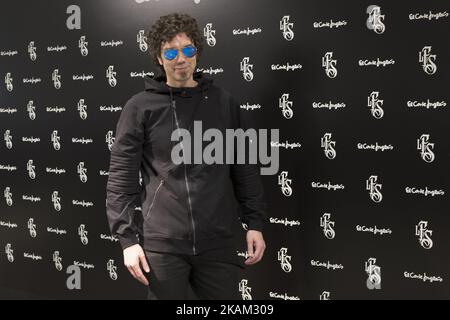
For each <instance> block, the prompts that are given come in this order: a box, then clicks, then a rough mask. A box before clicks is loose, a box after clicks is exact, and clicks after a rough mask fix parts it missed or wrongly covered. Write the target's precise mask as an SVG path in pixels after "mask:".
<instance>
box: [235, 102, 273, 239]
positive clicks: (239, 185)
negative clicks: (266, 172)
mask: <svg viewBox="0 0 450 320" xmlns="http://www.w3.org/2000/svg"><path fill="white" fill-rule="evenodd" d="M230 104H231V105H230V108H231V114H232V117H233V118H234V121H235V126H234V127H235V128H241V129H243V130H244V131H246V130H247V129H249V128H251V126H250V122H249V121H248V120H247V119H246V118H245V117H244V116H243V114H242V113H243V112H242V111H241V109H240V105H239V104H238V103H237V101H236V100H235V99H234V98H233V97H232V96H230ZM246 148H247V149H248V146H247V147H246ZM236 151H237V150H236V149H235V152H236ZM230 175H231V180H232V182H233V186H234V193H235V197H236V199H237V201H238V204H239V207H240V210H241V212H242V222H244V223H245V224H246V225H247V226H248V230H257V231H261V232H262V231H263V228H264V225H265V223H266V219H267V213H266V203H265V201H264V191H263V186H262V182H261V177H260V175H259V167H258V165H257V164H248V159H247V161H246V163H245V164H236V162H235V163H234V164H231V165H230Z"/></svg>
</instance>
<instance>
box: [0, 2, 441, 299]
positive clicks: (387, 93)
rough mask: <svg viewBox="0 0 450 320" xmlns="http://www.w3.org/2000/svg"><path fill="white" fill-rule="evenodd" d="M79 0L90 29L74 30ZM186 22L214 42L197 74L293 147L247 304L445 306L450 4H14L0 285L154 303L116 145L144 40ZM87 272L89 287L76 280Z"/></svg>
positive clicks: (2, 115) (5, 63) (1, 157)
mask: <svg viewBox="0 0 450 320" xmlns="http://www.w3.org/2000/svg"><path fill="white" fill-rule="evenodd" d="M373 4H375V5H376V6H378V7H373V6H371V5H373ZM71 5H77V6H78V8H79V9H80V14H81V15H80V17H81V18H80V29H76V28H75V29H69V28H68V21H67V20H69V25H71V23H72V24H73V23H74V22H76V20H73V14H74V12H76V11H73V9H72V8H71V7H70V6H71ZM68 8H69V9H68ZM175 11H178V12H185V13H188V14H191V15H192V16H194V17H196V18H197V20H198V22H199V25H200V27H201V28H202V29H203V28H206V29H207V30H211V31H212V32H211V33H209V36H208V38H209V42H210V45H208V44H206V43H205V50H204V55H203V57H202V58H201V59H200V63H199V65H198V67H199V68H201V70H203V72H205V73H207V75H209V76H211V77H212V78H213V79H214V81H215V83H216V84H218V85H221V86H223V87H225V88H226V89H227V90H229V91H230V92H231V93H232V94H233V95H234V96H235V97H236V98H237V99H238V100H239V101H240V102H241V103H242V105H241V107H242V111H243V112H244V113H246V114H248V115H251V116H253V117H254V118H255V119H256V120H257V124H258V126H260V127H262V128H279V129H280V140H281V142H285V143H286V142H287V143H290V144H294V146H295V147H292V148H290V147H283V145H281V146H280V168H279V172H278V173H277V174H276V175H272V176H263V177H262V179H263V183H264V187H265V193H266V198H267V202H268V205H269V218H270V223H269V224H268V225H267V228H266V231H265V233H264V235H265V239H266V242H267V249H266V254H265V257H264V259H263V261H262V262H261V263H259V264H258V265H256V266H253V267H251V268H248V269H247V270H245V271H244V272H243V273H242V277H241V279H242V281H241V289H242V292H241V293H242V294H243V298H250V297H251V298H253V299H272V298H275V299H320V298H321V299H325V298H329V299H347V298H356V299H379V298H383V299H389V298H449V297H450V294H449V292H450V284H449V282H448V281H449V278H448V277H449V271H448V270H450V259H449V258H448V246H449V244H450V233H449V232H448V231H447V230H448V228H449V226H450V218H449V205H448V204H449V202H448V191H449V186H450V183H449V176H450V174H449V173H450V172H449V171H450V169H449V165H448V160H449V156H450V148H449V142H448V136H449V135H448V128H449V124H450V120H449V112H448V106H447V103H448V101H449V90H448V83H449V80H450V79H449V70H450V68H449V43H448V31H449V13H448V12H450V10H449V6H448V3H445V2H444V1H442V2H438V1H426V2H425V1H408V2H405V3H400V2H394V1H376V3H373V2H370V1H345V3H344V2H342V3H339V4H338V3H337V2H336V1H331V0H321V1H294V0H289V1H288V0H284V1H276V2H275V1H267V0H264V1H261V0H246V1H235V0H233V1H229V0H227V1H225V0H215V1H211V0H200V1H194V0H192V1H189V0H185V1H181V0H178V1H176V0H172V1H171V0H160V1H156V0H150V1H142V0H141V1H139V0H135V1H134V0H114V1H107V0H95V1H66V0H61V1H49V0H46V1H20V2H19V1H17V2H13V1H8V2H7V3H4V4H3V5H2V10H1V19H0V26H1V28H0V34H1V41H0V75H1V77H2V85H1V86H0V132H1V133H2V135H3V136H4V139H2V141H3V142H2V143H1V144H0V189H1V190H2V193H3V195H2V201H1V202H0V249H1V252H0V286H3V287H6V288H10V289H14V290H18V291H22V292H27V293H30V294H35V295H37V296H40V297H63V298H64V297H65V298H73V297H78V298H142V297H145V289H144V288H143V286H141V285H140V284H138V283H137V282H136V281H135V280H134V279H132V278H131V276H130V275H129V274H128V272H127V270H126V269H125V268H124V267H123V264H122V255H121V250H120V248H119V245H118V243H117V242H116V241H114V239H113V238H111V237H110V233H109V229H108V226H107V221H106V213H105V184H106V180H107V171H108V166H109V149H108V141H109V143H112V141H113V140H111V137H113V136H114V132H115V125H116V122H117V120H118V117H119V115H120V111H121V108H122V107H123V105H124V103H125V102H126V100H127V99H128V98H129V97H130V96H131V95H133V94H134V93H136V92H138V91H140V90H142V89H143V81H142V75H143V74H145V73H148V74H151V73H153V72H156V70H157V69H156V67H155V66H154V65H153V64H152V63H151V61H150V59H149V56H148V52H146V51H145V49H146V48H145V47H144V46H143V44H142V42H141V46H143V47H142V48H140V44H139V42H138V39H139V31H140V30H144V31H147V30H148V28H149V26H150V25H151V24H152V23H153V22H154V21H155V20H156V19H157V18H158V17H159V16H161V15H163V14H167V13H171V12H175ZM380 15H381V17H380ZM371 21H372V22H374V23H371ZM75 25H76V23H75ZM383 25H384V27H383ZM81 37H85V38H84V40H83V39H81ZM212 38H214V39H212ZM214 40H215V41H214ZM80 41H81V42H83V41H85V42H87V44H85V45H84V46H85V47H86V48H87V49H88V53H87V55H83V50H80V47H79V42H80ZM30 42H34V43H32V44H31V47H34V48H35V49H34V50H33V48H31V50H30V51H29V49H28V48H29V45H30ZM213 42H215V43H214V46H212V44H213ZM82 47H83V46H82ZM141 49H143V50H141ZM33 51H34V52H35V53H36V56H35V57H34V56H33V55H32V54H31V55H30V53H29V52H33ZM84 53H86V52H84ZM34 58H35V59H34ZM245 58H248V59H245ZM33 59H34V60H33ZM246 61H247V62H246ZM245 63H247V66H248V68H246V70H247V72H244V71H243V70H241V65H242V64H245ZM371 63H378V66H377V65H373V64H371ZM288 65H289V66H291V67H292V66H293V68H291V69H290V70H287V69H288ZM433 65H435V67H434V66H433ZM109 66H113V71H114V72H115V74H114V78H115V80H116V81H117V83H116V84H115V85H114V83H112V82H109V81H108V79H107V77H106V74H107V69H108V67H109ZM300 66H301V67H300ZM55 69H57V74H58V75H60V76H61V77H60V79H59V81H60V84H61V87H60V88H59V89H57V88H56V87H55V86H57V82H58V81H56V82H54V81H53V80H52V72H54V70H55ZM248 70H250V72H249V71H248ZM335 71H337V73H335ZM250 73H251V74H250ZM83 76H84V77H83ZM246 77H247V79H246ZM80 78H81V79H80ZM250 78H251V80H250ZM248 80H250V81H248ZM11 84H12V87H11ZM112 85H114V86H112ZM80 99H83V100H80ZM30 101H32V102H30ZM283 101H284V103H283ZM30 105H31V106H32V107H34V109H33V108H30V107H29V106H30ZM80 106H81V107H80ZM282 107H284V109H283V108H282ZM31 109H33V110H34V111H30V110H31ZM290 111H292V113H290ZM86 115H87V117H86ZM55 130H56V131H57V132H56V133H55V132H54V131H55ZM109 131H112V132H109ZM108 132H109V134H108ZM52 133H54V138H55V139H53V141H55V142H53V141H52ZM446 137H447V138H446ZM38 140H39V141H38ZM371 148H372V149H371ZM374 148H375V149H374ZM57 149H58V150H57ZM422 150H423V151H424V152H422V153H421V151H422ZM29 160H32V164H31V165H33V166H34V167H33V170H31V172H34V173H35V177H34V179H32V178H31V177H30V172H29V171H28V170H27V164H28V162H29ZM430 160H432V161H430ZM80 163H81V164H80ZM79 165H81V167H82V168H83V169H85V170H87V171H84V172H85V173H86V175H87V181H86V182H83V181H82V179H81V178H82V176H83V174H82V173H79V172H77V167H78V166H79ZM82 171H83V170H82ZM280 183H281V184H280ZM282 187H284V193H283V190H282ZM55 191H56V192H57V194H55V195H54V197H53V198H52V194H53V193H54V192H55ZM421 191H422V192H424V193H420V192H421ZM380 193H381V195H382V199H381V201H380ZM52 199H53V200H54V201H52ZM58 204H59V205H61V207H60V210H57V209H59V207H58ZM139 209H140V208H139V207H138V208H137V213H139ZM328 214H329V215H328ZM30 219H32V220H30ZM30 221H31V222H30ZM321 222H322V223H321ZM80 225H82V228H83V226H84V231H87V239H88V243H87V244H86V245H85V244H83V243H82V241H81V240H82V237H81V236H80V235H79V232H78V231H79V227H80ZM34 230H35V231H36V234H33V231H34ZM81 231H83V230H81ZM34 235H35V236H34ZM33 236H34V237H33ZM55 251H57V254H56V258H58V257H59V258H60V260H58V259H55V260H54V259H53V256H54V254H55ZM243 252H244V247H243V248H242V250H241V251H240V252H237V254H240V255H242V254H243ZM111 260H112V261H111ZM55 261H60V262H61V265H60V266H59V265H58V263H57V262H55ZM108 262H109V263H110V266H112V269H111V270H113V272H112V273H110V272H109V271H108V269H107V266H108ZM74 263H75V264H78V265H81V290H69V289H68V288H67V286H66V279H67V278H68V277H69V274H67V273H66V270H67V268H68V267H69V266H70V265H72V264H74ZM111 264H112V265H111ZM57 267H61V268H59V269H61V270H58V268H57ZM115 276H117V279H116V280H114V279H115ZM113 278H114V279H113Z"/></svg>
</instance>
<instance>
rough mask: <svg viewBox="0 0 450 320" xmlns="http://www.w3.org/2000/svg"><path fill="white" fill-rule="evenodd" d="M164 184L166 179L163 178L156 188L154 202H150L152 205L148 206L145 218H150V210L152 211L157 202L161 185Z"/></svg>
mask: <svg viewBox="0 0 450 320" xmlns="http://www.w3.org/2000/svg"><path fill="white" fill-rule="evenodd" d="M163 184H164V180H161V182H160V183H159V185H158V188H156V191H155V195H154V196H153V200H152V203H151V204H150V207H149V208H148V211H147V215H146V216H145V218H148V216H149V215H150V211H152V208H153V205H154V204H155V202H156V196H157V195H158V192H159V189H161V186H162V185H163Z"/></svg>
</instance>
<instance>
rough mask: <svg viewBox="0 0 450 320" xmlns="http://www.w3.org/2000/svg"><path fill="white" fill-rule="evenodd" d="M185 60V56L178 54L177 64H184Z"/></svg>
mask: <svg viewBox="0 0 450 320" xmlns="http://www.w3.org/2000/svg"><path fill="white" fill-rule="evenodd" d="M185 60H186V57H185V56H184V54H183V53H182V52H178V55H177V62H178V63H180V62H184V61H185Z"/></svg>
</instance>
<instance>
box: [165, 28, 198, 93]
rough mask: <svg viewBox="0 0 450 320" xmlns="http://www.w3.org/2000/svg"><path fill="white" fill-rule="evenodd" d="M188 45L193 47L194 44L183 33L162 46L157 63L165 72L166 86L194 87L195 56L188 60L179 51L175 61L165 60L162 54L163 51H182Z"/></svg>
mask: <svg viewBox="0 0 450 320" xmlns="http://www.w3.org/2000/svg"><path fill="white" fill-rule="evenodd" d="M188 45H194V43H193V42H192V41H191V39H190V38H189V37H188V36H186V34H185V33H179V34H177V35H176V36H175V37H174V38H173V39H171V40H170V41H169V42H165V43H163V45H162V48H161V55H160V56H159V57H158V61H159V64H160V65H162V66H163V67H164V70H165V71H166V77H167V84H169V85H170V86H172V87H179V86H189V85H194V80H193V74H194V71H195V67H196V65H197V55H195V56H193V57H192V58H188V57H186V56H184V54H183V53H182V52H181V50H179V51H178V55H177V56H176V57H175V59H173V60H167V59H166V58H165V57H164V54H163V52H164V50H165V49H182V48H184V47H186V46H188Z"/></svg>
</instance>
